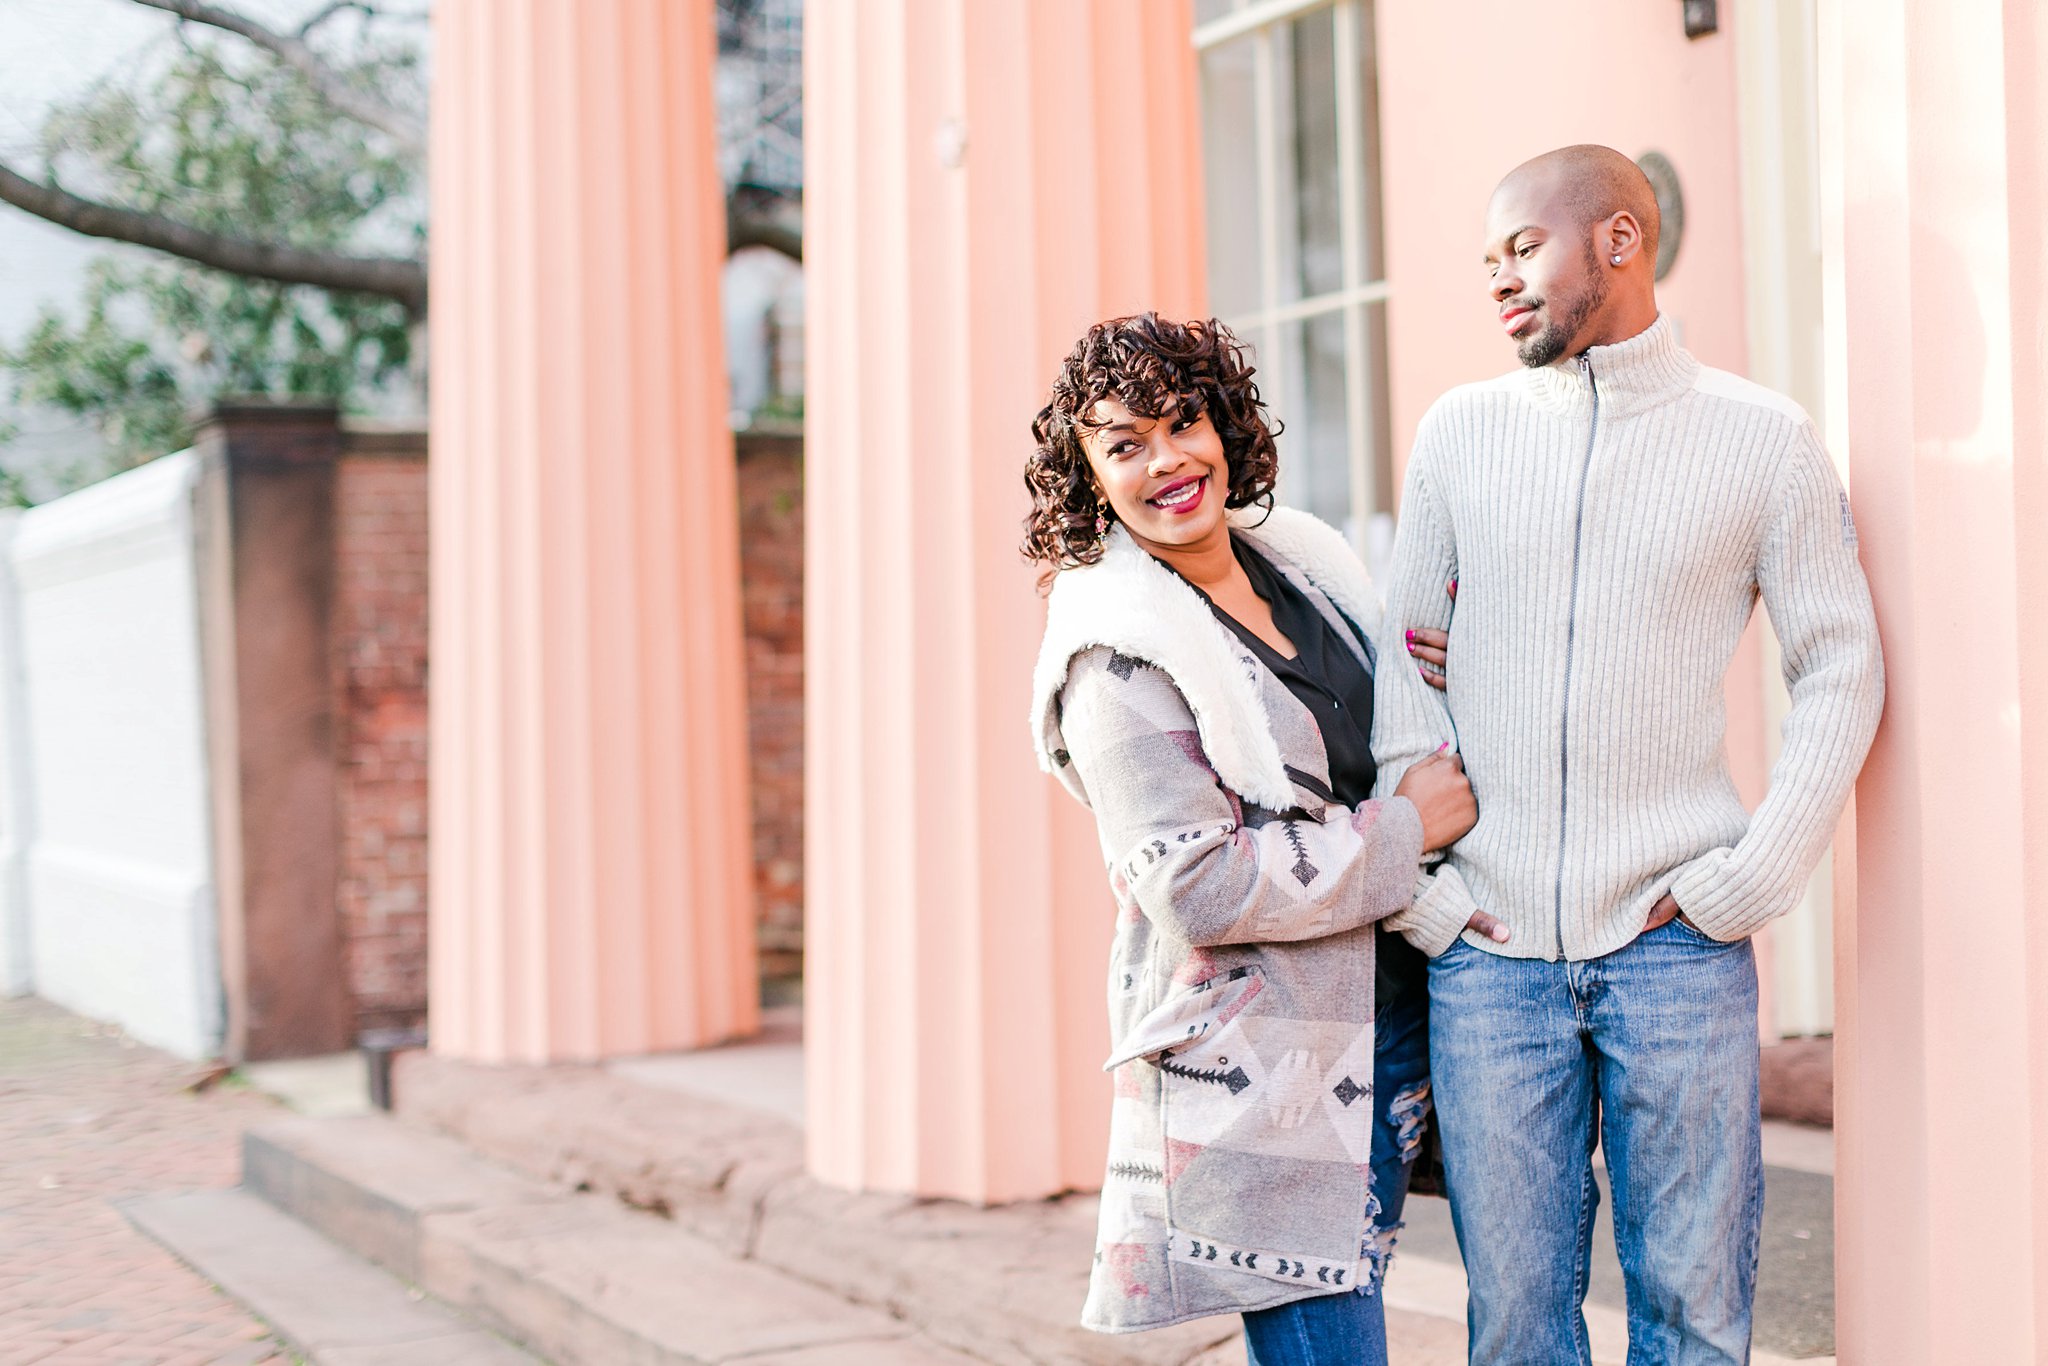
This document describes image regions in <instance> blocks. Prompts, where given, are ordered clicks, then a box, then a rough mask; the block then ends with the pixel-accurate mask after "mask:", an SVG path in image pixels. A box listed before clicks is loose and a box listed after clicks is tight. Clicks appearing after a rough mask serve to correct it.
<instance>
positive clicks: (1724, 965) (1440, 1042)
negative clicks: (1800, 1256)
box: [1429, 920, 1763, 1366]
mask: <svg viewBox="0 0 2048 1366" xmlns="http://www.w3.org/2000/svg"><path fill="white" fill-rule="evenodd" d="M1429 993H1430V1006H1431V1011H1432V1015H1431V1021H1432V1025H1433V1028H1432V1030H1431V1043H1432V1045H1433V1055H1432V1063H1433V1069H1432V1075H1433V1077H1434V1080H1435V1083H1436V1106H1437V1114H1438V1116H1439V1118H1441V1120H1442V1121H1443V1142H1444V1168H1445V1176H1446V1178H1447V1180H1448V1185H1449V1189H1450V1197H1451V1218H1452V1221H1453V1222H1454V1223H1455V1225H1456V1227H1457V1230H1458V1247H1459V1249H1460V1250H1461V1251H1462V1252H1463V1253H1464V1255H1465V1271H1466V1275H1467V1277H1468V1279H1469V1281H1470V1284H1471V1299H1470V1301H1469V1307H1468V1309H1467V1316H1468V1321H1469V1325H1470V1328H1471V1341H1472V1347H1471V1359H1472V1361H1473V1363H1474V1366H1583V1364H1584V1363H1586V1362H1588V1361H1590V1360H1591V1357H1590V1355H1589V1354H1588V1351H1587V1344H1586V1323H1585V1319H1584V1317H1583V1316H1582V1314H1581V1312H1580V1306H1581V1305H1582V1304H1583V1303H1584V1301H1585V1298H1586V1271H1587V1266H1588V1260H1589V1258H1590V1257H1591V1255H1592V1236H1593V1211H1594V1209H1595V1207H1596V1206H1597V1205H1598V1203H1599V1188H1598V1187H1597V1186H1595V1185H1594V1183H1593V1165H1592V1152H1593V1143H1594V1140H1595V1139H1596V1138H1598V1140H1599V1141H1600V1145H1601V1147H1602V1149H1603V1150H1604V1152H1605V1154H1606V1159H1607V1174H1608V1178H1609V1181H1610V1183H1611V1184H1612V1186H1613V1190H1614V1234H1615V1242H1616V1244H1617V1245H1618V1249H1619V1251H1620V1254H1621V1269H1622V1274H1623V1276H1624V1277H1625V1278H1626V1281H1627V1288H1628V1338H1629V1350H1628V1359H1629V1361H1630V1362H1631V1363H1642V1364H1643V1366H1648V1364H1649V1363H1655V1366H1741V1363H1743V1362H1745V1361H1747V1360H1748V1359H1749V1328H1750V1305H1751V1298H1752V1295H1753V1292H1754V1290H1755V1287H1756V1258H1757V1234H1758V1231H1759V1227H1760V1223H1761V1218H1762V1213H1763V1166H1762V1149H1761V1143H1760V1140H1759V1135H1758V1129H1757V1033H1756V1002H1757V982H1756V960H1755V957H1754V956H1753V954H1752V953H1751V951H1750V946H1749V944H1748V943H1747V942H1746V941H1738V942H1736V943H1733V944H1723V943H1719V942H1717V941H1715V940H1712V939H1709V938H1707V937H1706V936H1705V935H1703V934H1701V933H1700V932H1699V931H1698V930H1695V929H1693V928H1692V927H1691V926H1690V925H1688V924H1685V923H1683V922H1681V921H1677V920H1674V921H1672V922H1671V923H1669V924H1667V925H1663V926H1660V927H1659V928H1657V929H1654V930H1652V931H1650V932H1649V933H1647V934H1644V935H1640V936H1638V937H1637V938H1636V939H1635V940H1634V941H1633V942H1631V943H1629V944H1627V945H1625V946H1623V947H1622V948H1620V949H1617V950H1615V951H1614V952H1613V953H1610V954H1607V955H1605V956H1604V957H1600V958H1594V959H1590V960H1587V961H1585V962H1579V963H1571V962H1548V961H1545V960H1543V959H1540V958H1538V959H1531V958H1503V957H1501V956H1499V955H1498V954H1493V953H1488V952H1487V951H1486V950H1484V949H1479V948H1474V947H1473V946H1472V945H1470V944H1467V943H1465V942H1463V941H1457V942H1454V943H1452V945H1451V947H1450V948H1449V949H1447V950H1446V951H1445V952H1444V953H1443V954H1442V955H1441V956H1440V957H1438V958H1437V959H1435V960H1434V961H1432V962H1431V963H1430V965H1429Z"/></svg>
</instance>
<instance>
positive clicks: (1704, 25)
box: [1682, 0, 1721, 38]
mask: <svg viewBox="0 0 2048 1366" xmlns="http://www.w3.org/2000/svg"><path fill="white" fill-rule="evenodd" d="M1682 2H1683V4H1684V5H1685V36H1686V37H1688V38H1704V37H1706V36H1707V35H1708V34H1709V33H1717V32H1719V31H1720V28H1721V7H1720V5H1719V4H1718V3H1717V0H1682Z"/></svg>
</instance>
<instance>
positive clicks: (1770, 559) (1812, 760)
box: [1671, 423, 1884, 939]
mask: <svg viewBox="0 0 2048 1366" xmlns="http://www.w3.org/2000/svg"><path fill="white" fill-rule="evenodd" d="M1757 587H1758V589H1759V591H1760V592H1761V593H1762V595H1763V601H1764V606H1765V608H1766V609H1767V610H1768V611H1769V612H1770V616H1771V623H1772V625H1773V626H1774V627H1775V628H1776V630H1777V634H1778V639H1779V642H1780V643H1781V645H1782V646H1783V650H1784V662H1785V682H1786V685H1787V687H1789V688H1790V690H1791V694H1792V708H1791V711H1790V713H1789V714H1788V715H1787V716H1786V717H1785V723H1784V748H1783V749H1782V751H1781V752H1780V753H1779V756H1778V762H1777V764H1776V766H1775V767H1774V768H1773V769H1772V770H1771V785H1770V792H1769V795H1768V796H1767V797H1766V798H1765V799H1764V802H1763V805H1762V806H1760V807H1759V808H1758V809H1757V812H1756V814H1755V816H1754V817H1753V818H1752V819H1751V820H1750V823H1749V828H1748V830H1747V832H1746V833H1744V835H1743V836H1742V838H1741V839H1740V840H1738V841H1737V842H1736V843H1735V845H1734V846H1733V847H1732V848H1718V849H1713V850H1710V851H1708V852H1707V853H1706V854H1704V855H1702V856H1701V857H1699V858H1697V859H1695V860H1693V861H1692V862H1691V863H1689V864H1687V865H1686V866H1685V867H1684V868H1682V869H1680V870H1679V873H1678V875H1677V877H1676V879H1675V880H1674V882H1673V884H1672V888H1671V891H1672V895H1673V897H1674V898H1676V900H1677V901H1678V904H1679V907H1680V908H1681V909H1682V910H1683V911H1684V912H1685V914H1686V916H1687V917H1688V918H1689V919H1690V920H1692V922H1693V923H1694V924H1696V925H1697V926H1699V928H1700V929H1701V930H1703V931H1705V932H1706V933H1707V934H1710V935H1712V936H1713V937H1715V938H1717V939H1737V938H1741V937H1743V936H1745V935H1749V934H1753V933H1755V932H1756V931H1757V930H1759V929H1761V928H1762V927H1763V926H1764V925H1765V924H1766V923H1768V922H1769V921H1771V920H1773V919H1775V918H1776V917H1778V916H1780V915H1783V914H1784V913H1785V912H1786V911H1788V910H1790V909H1791V908H1792V907H1793V906H1794V905H1796V904H1797V902H1798V900H1799V896H1800V893H1801V890H1802V888H1803V887H1804V885H1805V881H1806V876H1807V873H1808V871H1809V870H1810V869H1811V868H1812V867H1813V865H1814V863H1815V862H1816V861H1817V860H1818V859H1819V857H1820V855H1821V853H1822V851H1823V850H1824V849H1825V848H1826V846H1827V843H1828V840H1829V839H1830V838H1831V837H1832V836H1833V833H1834V829H1835V824H1836V822H1837V821H1838V820H1839V818H1840V816H1841V813H1842V807H1843V804H1844V803H1846V802H1847V801H1848V799H1849V793H1850V791H1851V789H1852V788H1853V787H1854V785H1855V781H1856V774H1857V771H1858V770H1859V769H1860V768H1861V767H1862V764H1863V757H1864V754H1865V752H1866V751H1867V750H1868V749H1869V747H1870V741H1871V738H1872V736H1873V735H1874V734H1875V733H1876V730H1877V722H1878V715H1879V713H1880V712H1881V711H1882V710H1883V706H1884V669H1883V662H1882V659H1881V658H1880V653H1879V647H1878V636H1877V621H1876V616H1875V613H1874V612H1873V611H1872V608H1871V601H1870V589H1869V586H1868V584H1867V583H1866V582H1865V580H1864V577H1863V569H1862V566H1861V565H1860V564H1859V563H1858V562H1857V558H1856V528H1855V523H1854V521H1853V520H1852V519H1851V517H1850V513H1849V499H1848V495H1847V494H1846V492H1844V490H1843V488H1842V484H1841V480H1840V479H1839V478H1838V477H1837V476H1836V474H1835V469H1834V465H1833V464H1832V463H1831V462H1830V461H1829V459H1828V456H1827V452H1826V451H1825V450H1824V449H1823V448H1822V446H1821V444H1820V439H1819V437H1818V435H1817V434H1816V433H1815V432H1814V430H1813V427H1812V424H1811V423H1807V424H1804V425H1803V426H1802V427H1801V429H1800V430H1799V432H1798V434H1797V435H1796V436H1795V437H1794V438H1793V443H1792V448H1791V449H1790V450H1789V451H1788V452H1787V454H1786V457H1785V462H1784V468H1783V473H1782V475H1781V478H1780V483H1779V488H1778V493H1777V498H1776V503H1775V506H1774V508H1773V510H1772V514H1771V518H1770V521H1769V524H1768V526H1767V528H1766V531H1765V535H1764V540H1763V545H1762V548H1761V552H1760V554H1759V556H1758V562H1757Z"/></svg>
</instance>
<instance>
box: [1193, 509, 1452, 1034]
mask: <svg viewBox="0 0 2048 1366" xmlns="http://www.w3.org/2000/svg"><path fill="white" fill-rule="evenodd" d="M1230 544H1231V548H1232V549H1234V550H1235V551H1236V552H1237V562H1238V563H1239V564H1240V565H1242V566H1244V572H1245V577H1246V578H1248V579H1250V580H1251V583H1252V591H1253V592H1255V593H1257V594H1258V595H1259V597H1260V598H1262V599H1264V601H1265V603H1266V606H1267V607H1268V608H1269V609H1271V611H1272V613H1273V625H1275V626H1276V627H1278V628H1279V629H1280V634H1282V635H1284V636H1286V637H1287V638H1288V639H1289V640H1291V641H1293V642H1294V655H1293V657H1292V658H1289V657H1288V656H1286V655H1283V654H1281V653H1280V652H1279V651H1278V650H1275V649H1274V648H1273V647H1272V646H1270V645H1268V644H1267V643H1266V642H1265V641H1263V640H1261V639H1260V638H1259V636H1258V633H1257V632H1255V631H1253V630H1252V629H1251V628H1250V627H1248V626H1246V625H1245V624H1244V623H1242V622H1240V621H1239V620H1237V618H1235V617H1233V616H1231V615H1230V613H1228V612H1226V611H1224V610H1223V609H1222V608H1221V607H1218V606H1217V605H1216V604H1215V602H1214V601H1213V600H1209V608H1210V610H1211V611H1213V612H1215V614H1216V619H1217V620H1218V621H1220V622H1222V623H1223V624H1224V625H1225V626H1227V627H1229V628H1230V630H1231V631H1232V632H1233V633H1234V634H1235V635H1236V636H1237V638H1238V639H1239V640H1242V641H1243V642H1244V643H1245V645H1246V647H1247V648H1249V649H1250V650H1251V651H1252V652H1253V653H1254V654H1256V655H1257V656H1258V657H1259V661H1260V662H1261V663H1263V664H1264V665H1265V666H1266V667H1267V668H1269V669H1271V670H1272V671H1273V674H1274V676H1275V677H1277V678H1278V679H1279V680H1280V681H1281V682H1282V683H1285V684H1286V685H1287V691H1289V692H1290V693H1293V694H1294V697H1295V700H1297V701H1298V702H1300V703H1301V704H1302V705H1303V706H1304V707H1307V708H1308V710H1309V714H1310V715H1311V716H1313V717H1315V719H1316V725H1317V726H1318V727H1319V728H1320V729H1321V730H1322V732H1323V751H1324V754H1325V756H1326V757H1327V758H1328V760H1329V765H1330V791H1331V794H1332V795H1333V796H1334V797H1335V798H1336V800H1337V802H1338V803H1339V804H1340V805H1343V806H1357V805H1358V804H1359V803H1360V802H1363V801H1366V800H1368V799H1369V798H1370V797H1371V796H1372V785H1373V780H1374V779H1375V778H1376V777H1377V776H1378V774H1379V768H1378V766H1377V765H1376V764H1374V763H1373V758H1372V673H1371V671H1370V670H1369V669H1368V668H1367V667H1366V665H1365V663H1364V662H1363V661H1362V660H1360V659H1359V657H1358V656H1357V655H1356V654H1354V653H1353V652H1352V649H1351V646H1350V644H1349V643H1348V642H1346V641H1345V640H1344V639H1342V638H1341V637H1340V636H1339V635H1338V633H1337V628H1336V627H1334V626H1332V625H1331V624H1330V620H1329V618H1327V617H1325V616H1324V615H1323V614H1322V613H1321V612H1319V611H1318V610H1316V605H1315V604H1314V603H1312V602H1310V601H1309V600H1308V597H1307V595H1306V594H1304V593H1303V592H1302V591H1301V590H1300V589H1298V588H1296V587H1295V586H1294V584H1293V583H1292V582H1291V581H1290V580H1289V579H1288V578H1287V576H1286V575H1284V574H1282V573H1281V572H1280V571H1279V570H1277V569H1275V568H1274V567H1273V566H1272V565H1271V564H1270V563H1269V562H1268V561H1267V560H1266V557H1265V556H1263V555H1261V554H1260V553H1259V552H1258V551H1257V550H1256V549H1254V548H1253V547H1252V546H1251V545H1250V544H1249V543H1247V542H1246V541H1245V540H1244V539H1243V538H1242V537H1239V536H1232V537H1231V538H1230ZM1196 591H1197V592H1200V591H1201V590H1200V589H1196ZM1202 596H1203V598H1204V599H1205V600H1206V599H1208V594H1206V593H1204V594H1203V595H1202ZM1351 629H1352V630H1354V631H1356V630H1357V628H1356V627H1355V626H1354V627H1352V628H1351ZM1363 638H1364V637H1363V634H1362V633H1360V635H1359V637H1358V639H1359V640H1360V641H1363ZM1378 945H1379V953H1378V955H1377V961H1378V971H1377V972H1376V973H1375V974H1374V976H1375V978H1376V982H1375V987H1376V992H1377V995H1376V997H1375V999H1376V1000H1377V1001H1378V1002H1379V1003H1380V1004H1384V1003H1385V1002H1387V1001H1389V1000H1391V999H1393V997H1394V996H1395V995H1396V994H1397V993H1398V992H1400V991H1401V990H1403V989H1404V988H1406V987H1407V986H1409V985H1411V984H1418V983H1420V982H1421V981H1422V978H1423V975H1424V971H1425V965H1426V964H1427V963H1428V959H1427V958H1426V957H1425V956H1424V955H1423V953H1422V951H1421V950H1420V949H1417V948H1416V947H1415V946H1414V945H1412V944H1410V943H1409V942H1408V941H1407V940H1406V939H1403V938H1402V937H1401V936H1400V935H1398V934H1392V933H1388V932H1385V931H1382V932H1381V933H1380V935H1379V938H1378Z"/></svg>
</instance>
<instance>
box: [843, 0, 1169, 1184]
mask: <svg viewBox="0 0 2048 1366" xmlns="http://www.w3.org/2000/svg"><path fill="white" fill-rule="evenodd" d="M805 22H806V24H807V30H806V33H805V54H806V55H805V61H806V72H805V86H806V88H805V126H806V130H807V145H806V149H805V155H806V166H805V199H806V234H807V236H806V246H805V254H806V267H807V270H808V280H807V284H806V290H807V298H808V307H809V310H810V315H809V321H808V329H807V330H808V344H809V358H808V365H807V400H806V418H807V424H806V425H807V434H806V440H807V443H808V444H807V452H806V461H805V463H806V467H807V471H808V477H807V489H806V505H805V517H806V526H807V537H808V540H807V546H806V555H807V572H808V578H807V594H808V603H807V609H806V620H807V623H808V636H807V640H806V668H807V674H808V680H807V681H808V714H807V719H806V724H805V734H806V736H807V737H808V745H809V754H808V767H807V771H806V781H807V809H808V814H809V820H808V831H807V840H808V843H807V854H808V865H809V866H808V869H807V872H806V876H805V889H806V898H807V902H806V914H807V925H806V956H807V959H808V964H809V975H808V978H807V981H806V999H805V1033H806V1042H807V1069H808V1076H809V1115H810V1136H811V1165H812V1170H813V1171H814V1172H816V1173H817V1174H818V1175H819V1176H821V1177H823V1178H825V1179H826V1180H829V1181H832V1182H835V1183H838V1184H841V1185H846V1186H853V1187H862V1188H875V1189H889V1190H901V1191H916V1192H920V1193H924V1194H931V1195H948V1196H958V1197H962V1198H966V1199H973V1200H991V1201H992V1200H1002V1199H1011V1198H1018V1197H1025V1196H1036V1195H1043V1194H1047V1193H1049V1192H1052V1191H1056V1190H1060V1189H1065V1188H1072V1187H1092V1186H1093V1185H1094V1184H1095V1183H1096V1182H1098V1181H1099V1180H1100V1179H1101V1174H1102V1154H1103V1150H1104V1144H1105V1141H1106V1135H1107V1128H1108V1109H1109V1088H1108V1084H1107V1081H1106V1079H1105V1078H1104V1076H1103V1074H1102V1072H1101V1061H1102V1058H1103V1056H1104V1055H1105V1050H1106V1046H1107V1041H1106V1038H1105V1033H1106V1027H1107V1026H1106V1007H1105V1005H1104V1000H1103V981H1104V974H1105V972H1106V971H1107V967H1106V958H1105V955H1106V953H1107V951H1108V945H1109V940H1110V935H1111V931H1112V928H1113V926H1112V914H1113V910H1112V903H1111V901H1110V898H1109V894H1108V889H1107V886H1106V882H1105V879H1104V874H1103V871H1102V858H1101V854H1100V852H1099V849H1098V846H1097V844H1096V841H1095V837H1094V831H1093V826H1092V824H1091V823H1090V822H1089V820H1088V819H1087V817H1086V814H1085V813H1084V812H1082V811H1081V810H1080V808H1079V807H1078V806H1076V805H1075V804H1074V803H1073V802H1072V801H1071V800H1070V799H1069V798H1067V797H1066V796H1065V795H1064V794H1062V793H1061V792H1060V791H1059V790H1058V789H1057V788H1056V786H1055V785H1054V784H1053V782H1052V781H1051V780H1050V779H1048V778H1045V777H1044V776H1042V775H1041V774H1040V773H1039V772H1038V769H1037V767H1036V763H1035V761H1034V759H1033V756H1032V751H1031V747H1030V744H1029V738H1028V732H1027V730H1026V726H1025V720H1026V710H1027V706H1028V700H1029V675H1030V671H1031V665H1032V661H1033V659H1034V658H1035V657H1036V652H1037V646H1038V638H1039V633H1040V629H1041V626H1042V622H1043V613H1042V607H1041V604H1040V599H1039V598H1038V596H1037V594H1036V592H1035V589H1034V579H1035V574H1034V571H1033V570H1031V569H1029V568H1027V567H1026V566H1025V565H1024V564H1023V563H1022V561H1021V560H1020V559H1019V556H1018V552H1017V544H1018V541H1019V539H1020V534H1021V530H1022V527H1021V519H1022V516H1023V513H1024V511H1025V509H1026V507H1027V506H1028V501H1027V499H1026V497H1025V493H1024V487H1023V479H1022V470H1023V462H1024V457H1025V455H1026V453H1027V452H1028V450H1029V448H1030V432H1029V426H1030V420H1031V417H1032V414H1033V413H1034V412H1035V411H1036V410H1037V408H1038V406H1039V405H1040V404H1041V403H1042V402H1043V401H1044V395H1045V392H1046V389H1047V388H1048V386H1049V384H1050V382H1051V379H1052V375H1053V370H1054V367H1055V366H1056V364H1057V363H1058V361H1059V359H1060V357H1062V356H1063V355H1064V354H1065V353H1066V351H1067V350H1068V348H1069V347H1070V346H1071V345H1072V344H1073V342H1074V341H1075V340H1076V338H1077V337H1078V336H1079V335H1080V332H1081V331H1082V329H1083V328H1085V327H1086V326H1087V325H1088V324H1089V323H1091V322H1094V321H1096V320H1097V319H1099V318H1102V317H1106V316H1109V315H1112V314H1115V313H1119V312H1132V311H1136V310H1139V309H1144V308H1156V309H1158V310H1160V311H1161V312H1163V313H1166V314H1170V315H1183V316H1185V315H1189V314H1193V313H1197V312H1199V311H1200V309H1201V307H1202V303H1203V286H1202V281H1201V271H1202V259H1203V257H1202V245H1201V244H1202V228H1201V223H1202V198H1201V175H1200V156H1199V129H1200V123H1199V119H1198V116H1197V107H1196V92H1195V61H1194V53H1193V50H1192V48H1191V46H1190V43H1189V33H1190V28H1191V22H1190V14H1189V12H1188V9H1187V6H1186V4H1185V3H1183V0H1146V3H1144V4H1126V3H1121V0H1092V2H1091V0H876V3H872V4H869V3H862V4H861V5H859V6H858V7H855V6H853V5H847V4H820V5H814V6H811V7H809V9H808V10H807V12H806V15H805Z"/></svg>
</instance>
